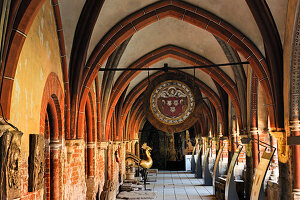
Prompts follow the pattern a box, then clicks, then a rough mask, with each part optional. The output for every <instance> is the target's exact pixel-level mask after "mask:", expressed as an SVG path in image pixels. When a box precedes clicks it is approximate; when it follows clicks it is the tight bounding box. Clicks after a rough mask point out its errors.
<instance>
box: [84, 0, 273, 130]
mask: <svg viewBox="0 0 300 200" xmlns="http://www.w3.org/2000/svg"><path fill="white" fill-rule="evenodd" d="M165 17H174V18H177V19H180V20H184V21H186V22H188V23H191V24H193V25H195V26H198V27H199V28H203V29H205V30H207V31H208V32H210V33H212V34H214V35H215V36H218V37H219V38H221V39H222V40H224V41H225V42H227V43H228V44H229V45H230V46H232V47H233V48H234V49H236V50H237V51H239V52H240V53H241V54H242V55H243V56H244V57H245V58H246V59H247V60H248V61H249V62H250V64H251V67H252V68H253V70H254V72H255V73H256V74H257V76H258V77H259V80H260V83H261V84H262V86H263V88H264V91H265V93H266V96H267V103H268V104H269V105H270V106H269V107H268V109H269V112H270V113H271V118H270V119H271V126H272V127H276V122H275V114H276V112H275V109H276V105H274V104H273V102H274V101H273V88H272V84H271V83H270V75H269V70H268V67H267V65H266V62H265V60H264V58H263V56H262V55H261V53H260V52H259V50H258V49H257V48H256V47H255V45H253V44H252V43H251V41H250V40H249V39H248V38H246V37H245V36H244V35H243V34H241V33H240V32H239V31H238V30H237V29H235V28H234V27H233V26H231V25H230V24H228V23H227V22H225V21H223V20H222V19H220V18H218V17H216V16H214V15H213V14H211V13H209V12H207V11H205V10H203V9H201V8H198V7H196V6H193V5H190V4H188V3H185V2H181V1H176V0H175V1H161V2H158V3H154V4H152V5H150V6H147V7H145V8H144V9H141V10H139V11H137V12H135V13H133V14H132V15H130V16H128V17H127V18H125V19H123V20H122V21H121V22H120V24H117V25H116V26H114V28H112V29H111V30H110V31H109V32H108V33H107V34H106V36H105V37H104V38H103V39H102V40H101V41H100V42H99V43H98V45H97V47H96V48H95V49H94V51H93V53H92V55H91V57H90V59H89V61H88V64H87V67H86V74H85V75H86V77H87V78H86V79H85V84H84V85H83V87H82V88H83V90H82V98H85V96H86V95H87V92H86V86H87V87H88V86H89V85H90V84H91V83H92V81H93V80H94V78H95V77H96V74H97V71H98V69H99V68H100V67H101V66H102V64H103V63H104V62H105V61H106V60H107V58H108V56H109V55H110V54H111V53H112V52H113V51H114V50H115V49H116V47H117V46H119V45H120V44H121V43H122V42H123V41H124V40H125V39H126V38H128V37H130V36H131V35H133V34H134V33H135V31H138V30H140V29H141V28H143V27H145V26H147V25H149V24H151V23H153V22H155V21H157V20H159V19H163V18H165Z"/></svg>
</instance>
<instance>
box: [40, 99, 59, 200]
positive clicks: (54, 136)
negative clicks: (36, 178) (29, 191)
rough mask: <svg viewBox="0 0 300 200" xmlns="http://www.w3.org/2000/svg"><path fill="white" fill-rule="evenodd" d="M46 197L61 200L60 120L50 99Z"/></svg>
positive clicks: (48, 107)
mask: <svg viewBox="0 0 300 200" xmlns="http://www.w3.org/2000/svg"><path fill="white" fill-rule="evenodd" d="M44 117H45V121H44V123H45V174H44V179H45V197H46V199H51V200H52V199H53V200H54V199H59V197H60V193H61V191H60V173H59V172H60V166H59V153H60V147H61V142H60V138H59V122H58V121H59V120H58V115H57V110H56V106H55V103H54V100H53V99H52V98H50V100H49V102H48V104H47V108H46V113H45V116H44Z"/></svg>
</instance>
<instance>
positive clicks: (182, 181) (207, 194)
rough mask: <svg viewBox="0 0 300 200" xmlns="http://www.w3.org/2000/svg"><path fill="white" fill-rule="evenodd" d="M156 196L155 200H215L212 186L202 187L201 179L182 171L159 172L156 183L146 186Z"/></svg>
mask: <svg viewBox="0 0 300 200" xmlns="http://www.w3.org/2000/svg"><path fill="white" fill-rule="evenodd" d="M147 189H152V191H154V192H155V193H156V195H157V198H156V200H185V199H188V200H194V199H198V200H199V199H203V200H211V199H212V200H215V199H216V198H215V197H214V195H213V187H212V186H204V185H203V179H196V178H194V174H191V173H189V172H182V171H159V173H158V175H157V181H156V182H151V183H150V185H147Z"/></svg>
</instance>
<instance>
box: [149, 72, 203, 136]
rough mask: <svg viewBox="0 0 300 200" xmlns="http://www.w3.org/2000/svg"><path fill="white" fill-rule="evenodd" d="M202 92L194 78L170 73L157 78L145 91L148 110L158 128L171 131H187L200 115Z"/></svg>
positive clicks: (150, 120)
mask: <svg viewBox="0 0 300 200" xmlns="http://www.w3.org/2000/svg"><path fill="white" fill-rule="evenodd" d="M200 105H201V93H200V91H199V89H198V87H197V86H195V84H194V82H193V77H190V76H189V75H187V74H183V73H180V72H176V73H175V72H168V73H164V74H163V75H161V76H159V77H157V78H155V79H154V80H152V81H151V83H150V84H149V86H148V88H147V90H146V91H145V93H144V113H145V115H146V117H147V119H148V120H149V122H150V123H151V124H152V125H153V126H155V127H156V128H157V129H159V130H162V131H164V132H167V133H175V132H181V131H185V130H187V129H188V128H190V127H191V126H193V125H194V124H195V122H196V121H197V120H198V117H199V114H200Z"/></svg>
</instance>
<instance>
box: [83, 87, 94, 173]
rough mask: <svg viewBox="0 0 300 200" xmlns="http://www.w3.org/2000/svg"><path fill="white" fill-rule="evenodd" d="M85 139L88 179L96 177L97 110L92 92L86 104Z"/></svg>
mask: <svg viewBox="0 0 300 200" xmlns="http://www.w3.org/2000/svg"><path fill="white" fill-rule="evenodd" d="M84 113H85V114H84V122H83V125H84V132H83V133H86V134H85V135H84V136H83V137H84V140H85V142H86V150H85V172H86V175H87V177H92V176H94V151H95V140H96V139H95V117H94V116H95V110H94V104H93V98H92V94H91V92H90V93H89V98H88V99H87V101H86V104H85V112H84Z"/></svg>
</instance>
